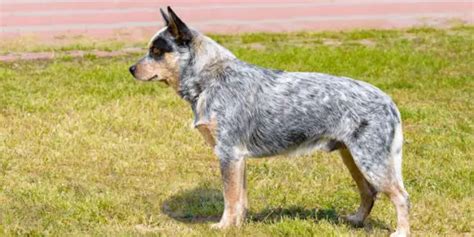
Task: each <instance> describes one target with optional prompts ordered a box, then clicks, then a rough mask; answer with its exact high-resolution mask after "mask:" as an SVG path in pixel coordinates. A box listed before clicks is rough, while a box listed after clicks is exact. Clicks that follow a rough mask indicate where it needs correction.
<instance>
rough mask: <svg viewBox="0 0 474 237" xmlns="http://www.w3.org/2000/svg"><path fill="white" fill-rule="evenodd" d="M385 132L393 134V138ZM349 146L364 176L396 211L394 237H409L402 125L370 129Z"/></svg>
mask: <svg viewBox="0 0 474 237" xmlns="http://www.w3.org/2000/svg"><path fill="white" fill-rule="evenodd" d="M381 131H390V133H389V134H390V135H388V136H387V135H386V134H383V132H381ZM387 138H390V139H387ZM348 143H349V144H347V143H346V146H347V147H348V149H349V151H350V153H351V154H352V157H353V160H354V163H355V165H356V166H357V167H358V168H359V170H360V173H361V174H362V175H363V176H364V177H365V179H366V180H367V182H368V183H370V185H371V186H372V187H373V188H374V189H375V190H377V191H378V192H383V193H385V194H386V195H387V196H388V197H389V198H390V200H391V201H392V203H393V204H394V206H395V208H396V211H397V230H396V232H395V233H393V234H392V236H408V235H409V233H410V226H409V209H410V203H409V198H408V193H407V191H406V190H405V187H404V185H403V180H402V171H401V163H402V144H403V136H402V129H401V124H400V123H398V124H394V125H388V126H384V125H379V127H367V128H366V131H365V133H364V134H359V136H357V138H353V139H352V140H351V141H350V142H348Z"/></svg>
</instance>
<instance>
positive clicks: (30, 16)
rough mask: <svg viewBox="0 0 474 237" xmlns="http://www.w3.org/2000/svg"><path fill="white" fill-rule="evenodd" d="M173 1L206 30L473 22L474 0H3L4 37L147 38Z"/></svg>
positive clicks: (0, 22) (179, 10)
mask: <svg viewBox="0 0 474 237" xmlns="http://www.w3.org/2000/svg"><path fill="white" fill-rule="evenodd" d="M167 5H171V6H172V7H173V8H174V10H175V11H176V12H177V13H178V15H180V16H181V17H182V18H183V19H184V20H185V21H186V22H188V23H189V24H190V25H191V26H193V27H195V28H197V29H199V30H201V31H205V32H216V33H238V32H249V31H273V32H275V31H278V32H282V31H300V30H339V29H347V28H394V27H407V26H413V25H422V24H427V25H437V26H440V25H446V24H449V23H452V22H453V21H463V22H470V23H472V22H474V17H473V3H472V1H444V2H443V1H419V0H415V1H406V0H404V1H393V0H392V1H390V0H388V1H386V0H382V1H376V0H362V1H354V0H332V1H331V0H295V1H290V0H239V1H237V0H230V1H217V0H203V1H190V0H174V1H171V0H165V1H157V0H150V1H148V0H147V1H143V0H142V1H131V0H128V1H127V0H125V1H116V0H100V1H82V0H44V1H43V0H42V1H40V0H1V2H0V9H1V15H0V27H1V30H0V36H1V37H2V38H14V37H17V36H19V35H35V36H40V37H41V38H50V37H61V36H72V35H81V34H82V35H88V36H94V37H116V36H129V37H137V38H142V37H148V36H149V35H150V34H153V32H155V31H156V29H157V28H158V27H160V26H161V25H162V22H161V17H160V16H159V11H158V9H159V7H166V6H167Z"/></svg>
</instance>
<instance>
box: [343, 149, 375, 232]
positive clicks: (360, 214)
mask: <svg viewBox="0 0 474 237" xmlns="http://www.w3.org/2000/svg"><path fill="white" fill-rule="evenodd" d="M339 151H340V153H341V156H342V161H343V162H344V164H345V165H346V167H347V168H348V169H349V172H350V173H351V176H352V178H353V179H354V181H355V182H356V184H357V188H358V189H359V192H360V199H361V201H360V206H359V209H358V210H357V212H356V213H354V214H352V215H350V216H347V217H346V219H347V221H349V222H350V223H352V224H353V225H356V226H362V225H363V222H364V220H365V218H367V216H368V215H369V214H370V211H371V210H372V207H373V205H374V201H375V195H376V192H375V190H374V189H373V188H372V187H371V186H370V184H369V183H368V182H367V180H366V179H365V178H364V176H363V175H362V173H361V172H360V170H359V168H357V166H356V164H355V163H354V159H353V158H352V155H351V153H350V152H349V150H347V148H345V147H344V148H341V149H340V150H339Z"/></svg>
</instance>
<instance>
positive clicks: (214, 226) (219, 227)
mask: <svg viewBox="0 0 474 237" xmlns="http://www.w3.org/2000/svg"><path fill="white" fill-rule="evenodd" d="M227 227H229V225H227V224H225V223H223V222H222V221H220V222H218V223H215V224H212V225H211V229H213V230H222V229H226V228H227Z"/></svg>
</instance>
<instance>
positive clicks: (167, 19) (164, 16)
mask: <svg viewBox="0 0 474 237" xmlns="http://www.w3.org/2000/svg"><path fill="white" fill-rule="evenodd" d="M160 13H161V16H162V17H163V20H164V21H165V24H166V26H168V25H169V24H170V20H169V16H168V15H166V13H165V12H164V11H163V9H161V8H160Z"/></svg>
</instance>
